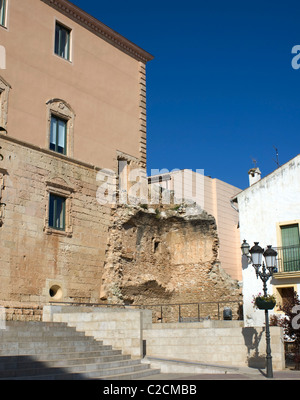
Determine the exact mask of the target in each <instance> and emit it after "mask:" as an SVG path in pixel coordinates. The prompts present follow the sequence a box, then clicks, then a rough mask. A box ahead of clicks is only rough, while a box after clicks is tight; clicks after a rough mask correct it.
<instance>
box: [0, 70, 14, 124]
mask: <svg viewBox="0 0 300 400" xmlns="http://www.w3.org/2000/svg"><path fill="white" fill-rule="evenodd" d="M10 89H11V86H10V84H9V83H7V82H6V80H5V79H4V78H2V77H1V76H0V127H2V128H4V129H5V131H6V130H7V117H8V95H9V91H10Z"/></svg>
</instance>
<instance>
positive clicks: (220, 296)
mask: <svg viewBox="0 0 300 400" xmlns="http://www.w3.org/2000/svg"><path fill="white" fill-rule="evenodd" d="M113 218H114V222H113V224H112V226H111V227H110V229H109V238H108V247H107V251H106V262H105V263H104V271H103V275H102V284H101V291H100V299H101V300H102V301H105V302H107V303H109V304H123V305H124V304H125V305H131V306H134V305H156V308H155V307H153V311H154V315H156V316H157V317H158V318H159V313H160V309H159V307H158V305H161V304H179V303H180V304H182V307H187V308H188V310H185V315H190V316H195V315H197V312H198V311H197V309H196V306H192V305H186V306H184V305H183V304H186V303H197V302H214V304H212V305H211V307H212V308H211V309H210V310H207V311H206V314H208V315H206V316H207V317H210V318H213V317H216V312H217V310H216V306H217V305H216V303H215V302H217V301H226V300H227V301H229V300H230V301H233V300H235V301H240V300H241V290H240V288H239V286H238V283H237V281H235V280H233V279H232V278H231V277H230V276H229V275H228V274H227V273H226V272H225V271H224V270H223V269H222V267H221V265H220V262H219V260H218V246H219V240H218V234H217V226H216V223H215V219H214V217H213V216H211V215H209V214H207V213H206V212H205V211H203V210H196V212H195V209H194V208H193V207H184V206H183V205H182V206H174V205H173V206H171V207H170V206H169V208H168V209H167V208H166V207H157V208H152V207H150V206H147V205H144V206H143V205H142V206H128V205H123V206H118V207H116V209H115V210H114V215H113ZM207 306H208V305H207ZM235 306H236V307H237V305H235ZM148 308H149V307H148ZM171 309H172V310H171ZM177 311H178V310H177V309H176V307H175V306H173V307H171V308H170V309H169V310H164V313H166V312H167V313H168V314H169V316H170V314H177ZM235 312H236V313H237V312H238V310H236V311H235ZM235 317H236V316H235ZM174 318H175V320H176V318H177V317H176V316H175V315H174Z"/></svg>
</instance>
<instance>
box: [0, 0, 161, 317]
mask: <svg viewBox="0 0 300 400" xmlns="http://www.w3.org/2000/svg"><path fill="white" fill-rule="evenodd" d="M0 4H1V7H2V8H3V10H1V12H2V11H3V12H2V15H4V18H3V19H2V20H1V23H0V44H1V46H2V48H4V49H5V55H6V60H5V61H6V62H5V69H2V70H0V127H1V132H0V147H1V148H0V153H1V157H0V202H1V205H0V225H1V227H0V246H1V249H0V253H1V255H0V306H1V305H2V306H3V305H4V306H6V307H7V313H8V314H9V313H10V312H11V313H12V314H13V313H15V314H20V313H22V312H24V313H25V315H28V313H30V314H32V315H33V314H37V315H38V314H40V305H41V304H44V303H47V302H48V301H51V300H52V301H56V300H57V301H65V302H68V301H70V302H98V301H99V291H100V282H101V276H102V271H103V265H104V261H105V250H106V244H107V230H108V226H109V225H110V223H111V222H110V221H111V210H110V204H104V205H102V204H100V203H99V202H98V201H97V192H98V190H99V186H100V185H101V182H99V180H98V175H97V174H98V173H99V171H100V170H103V169H108V170H110V171H113V172H114V173H115V174H117V172H118V165H119V163H120V161H122V162H126V163H127V164H128V165H129V166H130V165H131V164H132V163H134V165H135V166H138V167H139V168H141V169H145V167H146V64H147V62H148V61H150V60H152V59H153V57H152V56H151V55H150V54H149V53H147V52H146V51H144V50H143V49H141V48H140V47H138V46H137V45H135V44H133V43H132V42H130V41H128V40H127V39H126V38H124V37H122V36H121V35H119V34H118V33H116V32H115V31H113V30H112V29H110V28H109V27H107V26H106V25H104V24H103V23H101V22H100V21H98V20H96V19H95V18H93V17H92V16H91V15H88V14H87V13H85V12H84V11H83V10H81V9H79V8H78V7H76V6H75V5H73V4H72V3H71V2H69V1H67V0H58V1H55V2H54V1H52V0H26V2H25V1H15V0H8V1H4V2H1V3H0ZM8 307H11V308H8ZM11 310H13V311H11ZM22 310H23V311H22ZM11 317H13V315H11Z"/></svg>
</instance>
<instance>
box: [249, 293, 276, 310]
mask: <svg viewBox="0 0 300 400" xmlns="http://www.w3.org/2000/svg"><path fill="white" fill-rule="evenodd" d="M253 304H254V307H255V308H258V309H259V310H273V308H274V307H275V306H276V298H275V296H274V295H272V294H269V295H267V296H264V295H262V294H261V293H259V294H258V295H257V296H253Z"/></svg>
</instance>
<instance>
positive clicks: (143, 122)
mask: <svg viewBox="0 0 300 400" xmlns="http://www.w3.org/2000/svg"><path fill="white" fill-rule="evenodd" d="M139 82H140V104H139V108H140V159H141V167H142V168H146V163H147V112H146V66H145V64H143V63H141V62H140V63H139Z"/></svg>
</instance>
